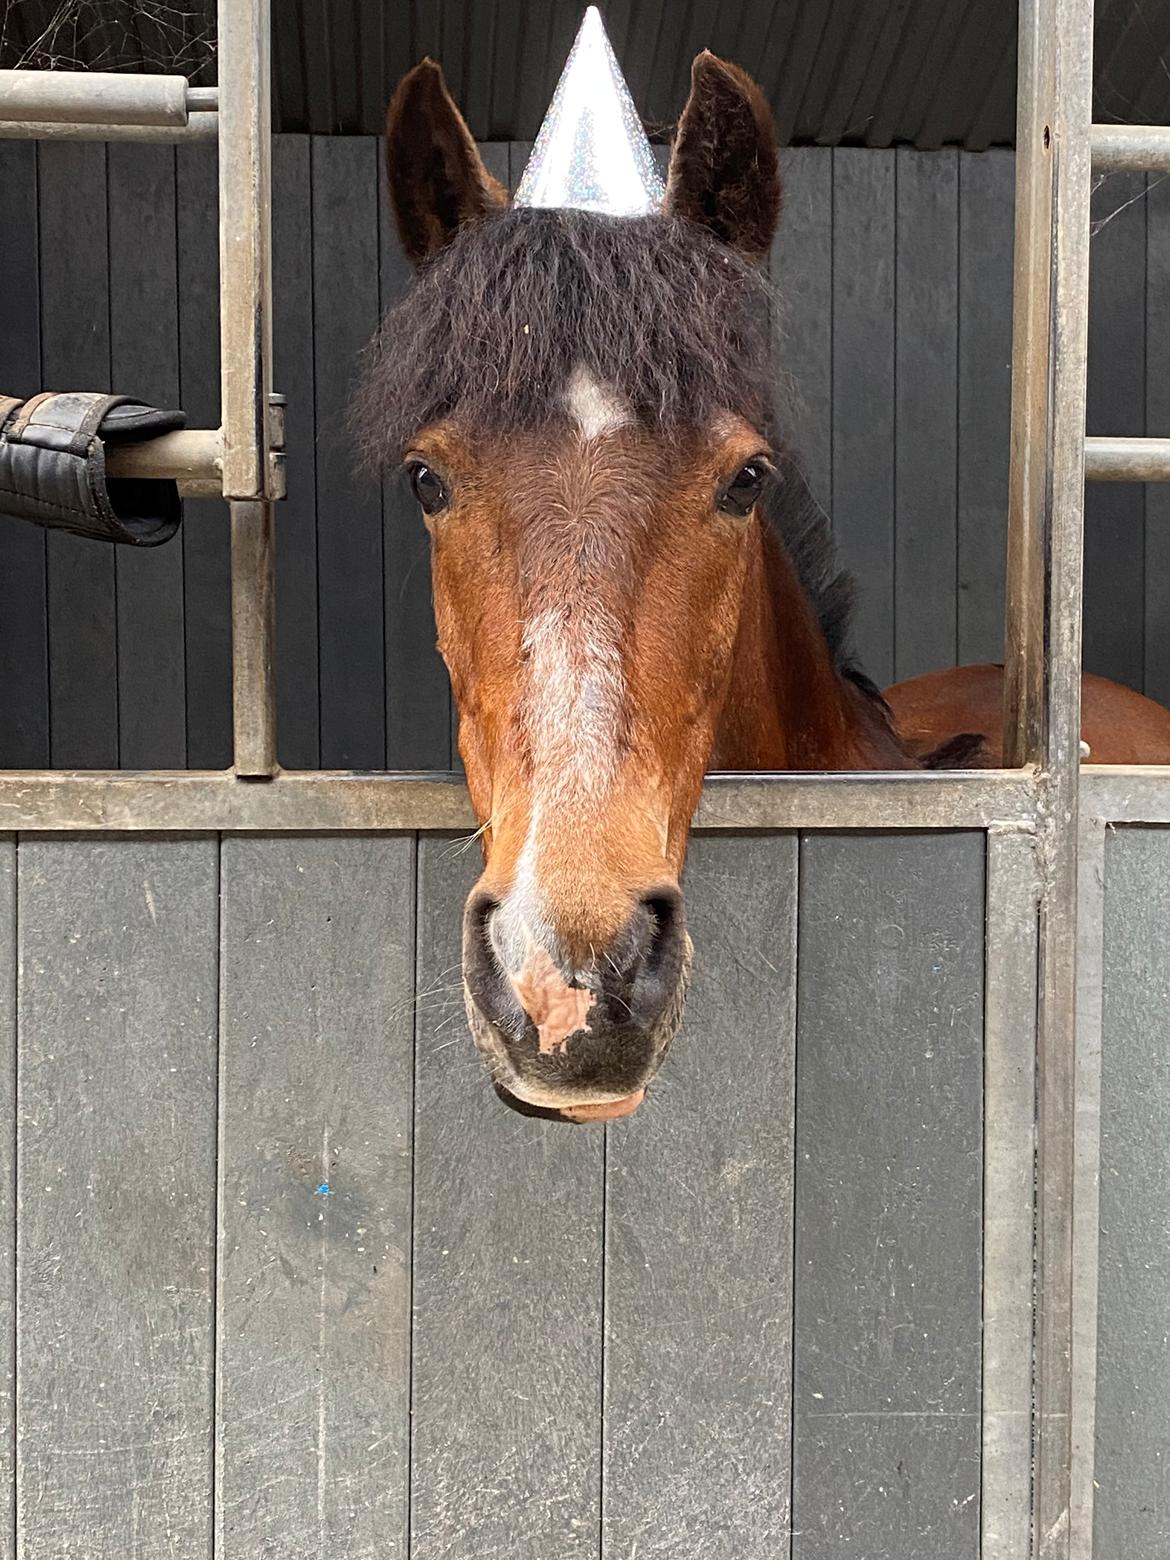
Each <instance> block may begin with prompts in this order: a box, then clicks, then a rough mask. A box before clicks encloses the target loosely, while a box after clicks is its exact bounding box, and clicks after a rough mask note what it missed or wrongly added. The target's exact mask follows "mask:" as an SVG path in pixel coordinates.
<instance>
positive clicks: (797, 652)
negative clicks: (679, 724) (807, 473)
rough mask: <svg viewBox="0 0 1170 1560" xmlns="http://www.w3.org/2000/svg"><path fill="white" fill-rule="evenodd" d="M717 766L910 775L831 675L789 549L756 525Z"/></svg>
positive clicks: (889, 741)
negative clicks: (885, 771) (893, 771)
mask: <svg viewBox="0 0 1170 1560" xmlns="http://www.w3.org/2000/svg"><path fill="white" fill-rule="evenodd" d="M753 536H754V544H753V547H752V553H751V557H750V559H749V563H748V570H747V577H746V580H745V584H744V599H743V604H742V609H741V614H740V623H739V632H738V636H737V639H736V645H735V651H734V654H733V659H732V670H731V681H730V685H729V688H728V695H727V702H726V704H725V705H724V711H723V716H722V719H721V722H720V726H719V731H718V735H717V738H716V743H715V752H714V755H713V759H712V765H711V767H712V768H715V769H916V768H918V767H919V765H918V763H917V761H916V760H915V759H914V758H913V757H912V755H911V754H910V753H909V751H908V750H907V749H906V748H905V747H904V746H903V744H902V743H901V742H900V741H899V740H898V738H897V736H896V735H895V734H894V732H893V730H892V729H891V727H890V725H889V723H888V721H887V719H886V717H885V715H884V713H883V711H882V710H881V709H880V707H879V706H877V704H876V703H875V702H874V700H873V699H871V698H869V697H867V696H866V694H864V693H863V692H862V690H861V689H860V688H859V687H858V686H857V685H856V683H854V682H852V681H851V680H850V679H848V678H846V677H843V676H842V675H841V673H840V671H839V670H838V668H837V666H836V664H835V662H834V659H833V653H832V651H831V650H830V648H829V645H828V642H827V641H826V639H825V635H824V632H823V630H822V628H821V626H820V623H819V622H818V621H817V618H816V615H815V613H814V612H813V610H812V607H811V605H810V603H809V601H808V598H807V597H806V595H805V593H804V589H803V587H802V586H801V584H800V581H799V579H798V578H797V575H796V571H795V569H794V568H793V566H792V563H791V560H790V559H789V557H788V554H787V552H786V551H785V549H784V548H783V546H782V545H781V544H780V542H779V541H778V540H777V539H776V537H775V536H774V535H773V534H772V530H771V527H770V526H769V525H767V524H766V523H760V524H759V525H757V526H755V527H754V530H753Z"/></svg>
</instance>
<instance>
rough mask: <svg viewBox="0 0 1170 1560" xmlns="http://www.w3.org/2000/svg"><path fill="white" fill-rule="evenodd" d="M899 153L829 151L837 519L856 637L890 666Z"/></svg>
mask: <svg viewBox="0 0 1170 1560" xmlns="http://www.w3.org/2000/svg"><path fill="white" fill-rule="evenodd" d="M896 156H897V154H896V153H895V152H893V151H879V152H875V151H862V150H859V149H856V148H841V147H838V148H836V149H835V150H834V152H833V526H834V529H835V531H836V534H837V536H838V538H839V540H840V543H841V550H842V554H843V557H844V561H845V563H846V564H847V565H848V566H849V568H851V569H852V570H853V571H854V573H855V574H856V575H857V577H858V579H859V580H860V581H861V584H862V594H861V595H860V597H859V600H858V608H857V614H856V617H855V620H854V621H855V630H854V636H853V637H854V641H855V643H856V646H857V651H858V655H859V657H860V660H861V664H862V665H863V666H864V667H865V669H866V670H867V672H868V673H869V675H870V676H871V677H873V678H874V680H875V681H876V682H878V683H879V684H881V685H884V684H886V683H888V682H890V681H891V680H892V678H893V672H894V640H895V623H894V611H893V593H894V253H895V183H894V181H895V159H896Z"/></svg>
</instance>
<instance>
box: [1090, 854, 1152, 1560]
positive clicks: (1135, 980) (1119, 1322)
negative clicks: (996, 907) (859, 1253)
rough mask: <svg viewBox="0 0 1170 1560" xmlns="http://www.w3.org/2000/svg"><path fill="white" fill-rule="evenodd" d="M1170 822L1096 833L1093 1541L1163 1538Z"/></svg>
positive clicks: (1129, 1545) (1134, 1546)
mask: <svg viewBox="0 0 1170 1560" xmlns="http://www.w3.org/2000/svg"><path fill="white" fill-rule="evenodd" d="M1168 943H1170V830H1167V829H1117V830H1113V831H1109V832H1108V833H1107V834H1106V840H1105V940H1104V962H1103V969H1104V996H1103V1001H1102V1035H1101V1178H1100V1214H1101V1223H1100V1229H1101V1238H1100V1267H1099V1274H1100V1289H1099V1302H1098V1334H1097V1432H1096V1466H1095V1468H1094V1475H1093V1483H1094V1523H1093V1532H1094V1539H1095V1553H1097V1554H1099V1555H1101V1556H1102V1557H1104V1556H1108V1555H1160V1554H1165V1553H1166V1552H1167V1550H1168V1549H1170V1457H1168V1455H1167V1448H1168V1447H1170V1390H1168V1384H1170V1242H1168V1241H1167V1230H1168V1229H1170V1138H1168V1136H1167V1132H1166V1120H1167V1114H1168V1112H1170V1068H1168V1067H1167V1060H1166V1059H1167V1054H1168V1044H1167V1042H1168V1040H1170V1035H1168V1032H1167V1031H1168V1028H1170V1021H1168V1018H1167V1015H1168V1014H1170V964H1168V962H1167V958H1166V948H1167V944H1168Z"/></svg>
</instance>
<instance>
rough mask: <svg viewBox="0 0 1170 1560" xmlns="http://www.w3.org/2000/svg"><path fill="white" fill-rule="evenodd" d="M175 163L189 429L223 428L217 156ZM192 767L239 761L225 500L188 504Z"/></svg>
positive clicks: (184, 156) (196, 150)
mask: <svg viewBox="0 0 1170 1560" xmlns="http://www.w3.org/2000/svg"><path fill="white" fill-rule="evenodd" d="M175 156H176V162H177V169H176V171H177V189H178V200H177V215H178V263H179V344H180V357H179V385H180V389H181V391H182V398H183V410H184V411H185V412H186V414H187V421H188V425H189V426H190V427H192V428H218V427H219V240H218V233H219V228H218V215H217V213H218V201H219V196H218V183H217V177H216V161H217V159H216V153H215V148H214V147H212V146H180V147H177V148H176V152H175ZM183 513H184V519H183V575H184V586H185V594H186V602H185V613H184V624H185V629H186V651H187V762H188V764H190V766H191V767H192V768H193V769H222V768H225V767H226V766H227V765H228V764H230V763H231V761H232V704H231V697H232V672H231V546H230V537H229V532H228V508H227V505H226V504H225V503H224V502H223V500H222V499H218V498H198V499H187V500H186V502H185V503H184V505H183Z"/></svg>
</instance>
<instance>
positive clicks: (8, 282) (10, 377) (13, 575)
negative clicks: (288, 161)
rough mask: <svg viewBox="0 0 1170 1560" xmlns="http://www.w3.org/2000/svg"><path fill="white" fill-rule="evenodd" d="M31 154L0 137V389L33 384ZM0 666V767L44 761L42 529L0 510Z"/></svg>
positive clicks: (35, 273) (37, 352) (36, 348)
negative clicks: (0, 283)
mask: <svg viewBox="0 0 1170 1560" xmlns="http://www.w3.org/2000/svg"><path fill="white" fill-rule="evenodd" d="M36 158H37V149H36V145H35V144H34V143H33V142H31V141H5V142H3V144H0V275H2V276H3V278H4V285H3V287H0V393H3V394H8V395H34V394H35V393H36V392H37V391H38V390H39V389H40V388H41V338H40V299H41V295H40V274H39V265H38V253H37V251H38V243H37V161H36ZM0 498H2V495H0ZM0 507H2V506H0ZM0 666H3V668H4V675H3V677H2V678H0V767H5V768H13V769H25V768H37V767H40V766H42V765H44V764H47V763H48V761H49V659H48V639H47V636H46V633H45V533H44V532H43V531H40V530H38V529H37V528H36V527H34V526H31V525H26V524H24V523H23V522H21V521H16V520H10V519H8V518H7V517H5V516H4V515H3V514H2V513H0Z"/></svg>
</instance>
